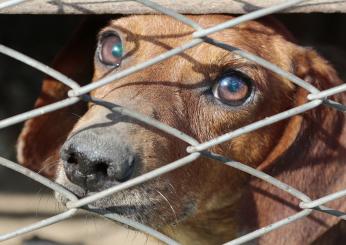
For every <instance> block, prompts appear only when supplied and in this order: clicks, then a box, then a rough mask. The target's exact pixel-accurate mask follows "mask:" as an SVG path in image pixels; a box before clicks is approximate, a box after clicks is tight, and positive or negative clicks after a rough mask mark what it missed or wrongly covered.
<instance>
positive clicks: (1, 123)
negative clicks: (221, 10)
mask: <svg viewBox="0 0 346 245" xmlns="http://www.w3.org/2000/svg"><path fill="white" fill-rule="evenodd" d="M24 1H25V0H10V1H5V2H2V3H1V4H0V9H2V8H5V7H9V6H13V5H16V4H20V3H21V2H24ZM129 1H131V0H129ZM132 1H135V2H138V3H140V4H143V5H145V6H147V7H149V8H152V9H154V10H156V11H158V12H161V13H162V14H166V15H169V16H171V17H172V18H175V19H176V20H177V21H180V22H182V23H184V24H186V25H189V26H191V27H192V28H194V29H195V32H194V33H193V35H192V40H190V41H189V42H187V43H185V44H184V45H182V46H180V47H176V48H174V49H171V50H169V51H167V52H165V53H163V54H160V55H158V56H157V57H154V58H152V59H150V60H148V61H145V62H143V63H141V64H137V65H135V66H132V67H130V68H128V69H125V70H123V71H120V72H117V73H115V74H112V75H109V76H106V77H105V78H103V79H100V80H99V81H96V82H93V83H92V84H88V85H86V86H83V87H80V86H79V85H78V83H77V82H76V81H73V80H71V79H70V78H68V77H66V76H65V75H63V74H61V73H60V72H58V71H56V70H54V69H52V68H50V67H48V66H46V65H44V64H42V63H40V62H38V61H36V60H34V59H32V58H30V57H28V56H26V55H24V54H21V53H19V52H17V51H15V50H13V49H11V48H8V47H6V46H3V45H0V53H2V54H4V55H7V56H10V57H12V58H15V59H17V60H19V61H21V62H23V63H26V64H27V65H30V66H32V67H33V68H35V69H37V70H40V71H41V72H43V73H45V74H48V75H50V76H51V77H53V78H55V79H57V80H58V81H60V82H62V83H64V84H65V85H67V86H68V87H70V88H71V90H70V91H69V92H68V96H69V98H67V99H65V100H62V101H59V102H56V103H53V104H50V105H47V106H43V107H41V108H37V109H34V110H31V111H29V112H25V113H22V114H19V115H16V116H13V117H10V118H7V119H4V120H0V129H1V128H5V127H8V126H10V125H13V124H16V123H19V122H23V121H25V120H28V119H30V118H33V117H36V116H39V115H42V114H46V113H49V112H51V111H55V110H58V109H60V108H63V107H66V106H70V105H72V104H75V103H77V102H78V101H80V100H81V96H83V100H85V99H86V100H88V101H89V102H92V103H95V104H98V105H100V106H104V107H106V108H107V109H109V110H111V111H113V112H114V111H116V112H117V113H120V114H122V115H126V116H128V117H131V118H135V119H136V120H140V121H141V122H142V123H144V124H147V125H150V126H152V127H155V128H157V129H159V130H161V131H164V132H165V133H168V134H170V135H172V136H174V137H176V138H179V139H180V140H182V141H184V142H186V143H188V144H189V146H188V147H187V149H186V150H187V155H186V156H185V157H183V158H181V159H178V160H176V161H174V162H172V163H168V164H166V165H164V166H163V167H160V168H157V169H155V170H153V171H150V172H148V173H145V174H143V175H141V176H138V177H136V178H133V179H130V180H128V181H126V182H124V183H122V184H119V185H117V186H113V187H111V188H108V189H106V190H104V191H101V192H98V193H95V194H93V195H91V196H88V197H84V198H81V199H78V198H77V197H76V196H75V195H74V194H73V193H71V192H70V191H68V190H66V189H64V188H63V187H62V186H60V185H58V184H56V183H54V182H52V181H50V180H49V179H47V178H45V177H42V176H41V175H39V174H37V173H35V172H33V171H31V170H29V169H26V168H24V167H22V166H20V165H18V164H17V163H14V162H11V161H9V160H7V159H4V158H1V157H0V165H2V166H4V167H7V168H10V169H12V170H14V171H17V172H19V173H21V174H23V175H25V176H27V177H29V178H31V179H33V180H35V181H37V182H39V183H41V184H43V185H45V186H47V187H48V188H50V189H52V190H54V191H55V192H58V193H60V194H61V195H62V196H64V197H65V198H67V199H68V200H69V202H68V203H67V205H66V206H67V211H65V212H62V213H60V214H58V215H56V216H53V217H50V218H48V219H44V220H42V221H39V222H37V223H34V224H31V225H28V226H25V227H23V228H19V229H17V230H15V231H13V232H9V233H6V234H1V235H0V241H5V240H8V239H11V238H13V237H16V236H19V235H21V234H24V233H27V232H30V231H34V230H37V229H40V228H42V227H45V226H49V225H52V224H54V223H57V222H61V221H63V220H65V219H68V218H70V217H72V216H73V215H75V213H76V212H77V211H78V209H86V210H89V211H90V212H95V211H93V210H92V209H90V208H89V207H87V206H86V205H88V204H92V203H93V202H94V201H96V200H99V199H100V198H104V197H106V196H109V195H111V194H114V193H116V192H118V191H121V190H125V189H127V188H130V187H133V186H135V185H138V184H140V183H143V182H145V181H148V180H150V179H153V178H155V177H158V176H160V175H162V174H165V173H167V172H170V171H172V170H174V169H176V168H179V167H181V166H184V165H186V164H189V163H191V162H192V161H194V160H196V159H197V158H199V157H200V156H204V157H208V158H211V159H215V160H217V161H220V162H222V163H223V164H226V165H228V166H230V167H232V168H236V169H238V170H240V171H243V172H246V173H248V174H249V175H252V176H255V177H257V178H260V179H262V180H263V181H266V182H268V183H270V184H272V185H274V186H275V187H277V188H279V189H281V190H282V191H285V192H287V193H288V194H290V195H292V196H294V197H296V198H298V199H299V200H301V202H300V205H299V207H300V208H301V209H302V210H301V211H300V212H297V213H296V214H294V215H292V216H289V217H287V218H285V219H282V220H279V221H277V222H276V223H273V224H270V225H268V226H266V227H263V228H260V229H258V230H255V231H253V232H251V233H248V234H245V235H243V236H241V237H238V238H236V239H234V240H232V241H229V242H228V243H226V244H242V243H245V242H248V241H250V240H253V239H255V238H258V237H260V236H262V235H264V234H266V233H268V232H270V231H272V230H275V229H277V228H279V227H281V226H283V225H286V224H289V223H292V222H294V221H296V220H299V219H301V218H303V217H305V216H307V215H309V214H310V213H311V212H312V211H313V210H314V209H315V210H318V211H320V212H325V213H328V214H330V215H335V216H338V217H339V218H341V219H346V218H345V217H346V215H345V213H343V212H341V211H338V210H333V209H330V208H328V207H325V206H322V205H323V204H325V203H327V202H330V201H333V200H336V199H339V198H341V197H344V196H346V189H345V190H341V191H339V192H336V193H332V194H329V195H327V196H324V197H321V198H319V199H317V200H311V199H310V198H309V197H308V196H307V195H306V194H304V193H302V192H300V191H299V190H297V189H295V188H293V187H292V186H289V185H287V184H285V183H283V182H281V181H279V180H278V179H275V178H273V177H272V176H270V175H268V174H266V173H264V172H261V171H259V170H256V169H254V168H252V167H249V166H247V165H244V164H242V163H239V162H235V161H232V160H230V159H227V158H225V157H224V156H221V155H217V154H215V153H212V152H208V151H207V149H208V148H210V147H212V146H215V145H218V144H221V143H223V142H226V141H229V140H231V139H233V138H235V137H238V136H240V135H243V134H245V133H249V132H252V131H254V130H257V129H259V128H262V127H265V126H267V125H270V124H273V123H276V122H278V121H281V120H284V119H286V118H289V117H292V116H294V115H297V114H300V113H303V112H305V111H308V110H311V109H313V108H316V107H317V106H320V105H321V104H324V105H327V106H330V107H333V108H335V109H336V110H341V111H345V106H344V105H341V104H339V103H337V102H334V101H331V100H328V99H326V97H328V96H331V95H334V94H337V93H341V92H344V91H346V85H345V84H342V85H339V86H336V87H333V88H329V89H327V90H324V91H319V90H318V89H317V88H316V87H314V86H312V85H311V84H309V83H307V82H306V81H304V80H302V79H300V78H298V77H296V76H295V75H294V74H291V73H288V72H286V71H284V70H282V69H280V68H279V67H278V66H276V65H274V64H272V63H270V62H268V61H266V60H264V59H262V58H260V57H258V56H256V55H254V54H251V53H248V52H246V51H244V50H240V49H238V48H237V47H232V46H229V45H227V44H225V43H222V42H219V41H217V40H214V39H211V38H209V37H208V35H209V34H212V33H215V32H218V31H221V30H223V29H225V28H231V27H233V26H235V25H238V24H241V23H243V22H245V21H248V20H253V19H257V18H260V17H263V16H266V15H268V14H271V13H276V12H278V11H281V10H284V9H287V8H291V7H294V6H296V5H297V4H299V3H301V2H303V0H291V1H283V2H282V3H281V4H278V5H275V6H271V7H268V8H265V9H260V10H257V11H254V12H251V13H249V14H245V15H242V16H240V17H237V18H234V19H232V20H230V21H227V22H224V23H222V24H219V25H216V26H213V27H210V28H206V29H204V28H202V27H201V26H199V25H198V24H197V23H195V22H194V21H192V20H190V19H189V18H187V17H185V16H184V15H181V14H179V13H176V12H175V11H173V10H171V9H167V8H165V7H163V6H160V5H158V4H156V3H154V2H152V1H149V0H132ZM304 2H306V1H304ZM204 42H207V43H209V44H211V45H215V46H217V47H220V48H223V49H225V50H228V51H230V52H234V53H236V54H237V55H239V56H242V57H244V58H246V59H249V60H251V61H253V62H255V63H257V64H259V65H261V66H263V67H265V68H266V69H269V70H271V71H273V72H275V73H276V74H278V75H280V76H282V77H284V78H286V79H288V80H290V81H291V82H293V83H294V84H296V85H297V86H300V87H302V88H304V89H305V90H307V91H308V92H309V95H308V96H307V98H308V100H309V101H308V102H307V103H305V104H303V105H300V106H297V107H295V108H291V109H289V110H287V111H284V112H281V113H278V114H276V115H273V116H270V117H268V118H265V119H263V120H260V121H257V122H254V123H252V124H250V125H247V126H244V127H242V128H239V129H237V130H235V131H232V132H228V133H226V134H224V135H221V136H219V137H217V138H215V139H212V140H209V141H207V142H202V143H200V142H198V141H197V140H196V139H194V138H192V137H190V136H188V135H186V134H184V133H183V132H181V131H179V130H177V129H175V128H172V127H170V126H168V125H165V124H163V123H161V122H159V121H157V120H155V119H153V118H150V117H147V116H145V115H142V114H140V113H138V112H135V111H132V110H130V109H127V108H124V107H121V106H118V105H114V104H112V103H109V102H106V101H102V100H99V99H95V98H92V97H90V96H88V95H87V93H89V92H90V91H92V90H94V89H96V88H99V87H102V86H104V85H105V84H108V83H111V82H113V81H114V80H117V79H121V78H123V77H125V76H128V75H130V74H132V73H135V72H138V71H140V70H143V69H146V68H147V67H149V66H151V65H154V64H157V63H159V62H161V61H163V60H166V59H168V58H170V57H172V56H174V55H177V54H179V53H182V52H184V51H185V50H187V49H190V48H192V47H195V46H197V45H199V44H201V43H204ZM98 214H99V215H102V216H104V217H106V218H108V219H111V220H115V221H117V222H121V223H124V224H126V225H129V226H132V227H134V228H135V229H138V230H140V231H143V232H145V233H147V234H150V235H151V236H153V237H155V238H157V239H159V240H161V241H162V242H165V243H167V244H174V245H176V244H179V243H178V242H176V241H174V240H172V239H171V238H169V237H167V236H166V235H164V234H161V233H159V232H158V231H156V230H154V229H152V228H150V227H148V226H145V225H143V224H139V223H137V222H134V221H132V220H129V219H127V218H125V217H121V216H119V215H117V214H109V213H102V211H101V212H100V211H98Z"/></svg>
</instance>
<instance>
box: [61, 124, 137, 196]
mask: <svg viewBox="0 0 346 245" xmlns="http://www.w3.org/2000/svg"><path fill="white" fill-rule="evenodd" d="M61 159H62V160H63V163H64V169H65V173H66V176H67V178H68V179H69V180H70V181H71V182H73V183H74V184H76V185H79V186H80V187H82V188H84V189H85V190H87V191H99V190H102V189H104V188H107V187H110V186H112V185H115V184H117V183H119V182H124V181H126V180H128V179H129V178H130V177H131V175H132V174H133V171H134V167H135V155H134V154H133V153H132V151H131V150H130V148H129V146H128V145H127V144H126V143H124V142H122V141H121V139H120V138H119V137H116V136H114V135H113V134H110V133H109V132H103V131H102V130H98V129H88V130H85V131H82V132H79V133H77V134H75V135H74V136H72V137H71V138H69V139H68V140H67V141H66V142H65V144H64V145H63V147H62V150H61Z"/></svg>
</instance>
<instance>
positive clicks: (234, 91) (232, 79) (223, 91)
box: [213, 71, 252, 106]
mask: <svg viewBox="0 0 346 245" xmlns="http://www.w3.org/2000/svg"><path fill="white" fill-rule="evenodd" d="M216 82H217V83H216V84H215V85H214V87H213V94H214V96H215V98H217V99H218V100H220V101H221V102H223V103H225V104H229V105H232V106H237V105H241V104H243V103H244V102H245V101H246V100H247V98H249V96H250V95H251V91H252V81H251V79H250V78H249V77H247V76H246V75H244V74H243V73H241V72H238V71H231V72H227V73H226V74H223V75H222V76H221V77H219V78H218V79H217V81H216Z"/></svg>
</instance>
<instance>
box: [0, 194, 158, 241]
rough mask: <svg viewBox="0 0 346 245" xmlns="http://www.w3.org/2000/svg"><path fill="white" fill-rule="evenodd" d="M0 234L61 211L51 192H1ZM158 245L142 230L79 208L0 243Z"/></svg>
mask: <svg viewBox="0 0 346 245" xmlns="http://www.w3.org/2000/svg"><path fill="white" fill-rule="evenodd" d="M0 200H1V201H0V234H3V233H5V232H9V231H13V230H15V229H18V228H20V227H23V226H25V225H29V224H32V223H34V222H37V221H39V220H42V219H45V218H48V217H51V216H53V215H55V214H58V213H59V211H62V210H63V208H62V207H60V206H59V205H58V204H57V202H56V201H55V200H54V197H53V196H52V195H48V194H42V193H39V192H37V193H36V194H27V195H25V194H0ZM95 244H97V245H109V244H115V245H116V244H121V245H134V244H147V245H159V244H161V243H159V242H158V241H156V240H154V239H153V238H150V237H148V236H146V235H144V234H142V233H139V232H135V231H132V230H128V229H126V228H124V227H122V226H120V225H118V224H116V223H114V222H112V221H108V220H105V219H102V218H98V217H96V216H93V215H91V214H88V213H86V212H81V213H79V214H78V215H76V216H75V217H73V218H70V219H68V220H65V221H62V222H60V223H57V224H54V225H51V226H49V227H46V228H44V229H40V230H37V231H33V232H30V233H29V234H26V235H23V236H19V237H18V238H14V239H11V240H8V241H5V242H2V243H1V245H95Z"/></svg>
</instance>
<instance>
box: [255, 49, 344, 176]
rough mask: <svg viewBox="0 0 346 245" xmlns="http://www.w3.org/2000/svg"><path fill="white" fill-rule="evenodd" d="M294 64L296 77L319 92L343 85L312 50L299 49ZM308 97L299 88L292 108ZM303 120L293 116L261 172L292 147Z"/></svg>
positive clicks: (327, 64) (338, 98)
mask: <svg viewBox="0 0 346 245" xmlns="http://www.w3.org/2000/svg"><path fill="white" fill-rule="evenodd" d="M293 63H294V69H295V71H294V73H295V75H296V76H298V77H300V78H302V79H303V80H305V81H306V82H309V83H311V84H312V85H314V86H315V87H316V88H318V89H319V90H325V89H328V88H331V87H334V86H337V85H338V84H341V83H343V82H342V81H341V79H340V78H339V77H338V75H337V72H336V71H335V70H334V68H333V67H332V66H331V65H330V64H329V63H328V61H326V60H325V59H323V58H322V57H321V56H320V55H319V54H318V53H317V52H316V51H314V50H312V49H310V48H306V49H305V48H302V49H299V50H298V51H297V53H296V54H295V58H294V60H293ZM307 95H308V92H307V91H306V90H305V89H303V88H300V87H297V91H296V93H295V98H294V102H293V105H292V107H296V106H300V105H302V104H304V103H306V102H308V99H307ZM333 98H334V99H335V100H340V99H341V97H340V96H338V95H336V96H334V97H333ZM340 103H342V102H340ZM302 119H303V116H302V115H297V116H293V117H291V118H289V119H288V122H287V126H286V128H285V130H284V132H283V134H282V137H281V138H280V140H279V141H278V143H277V145H276V146H275V148H274V149H273V150H272V152H271V153H270V154H269V155H268V157H267V158H266V159H265V160H264V161H263V162H262V163H261V164H260V165H259V166H258V169H259V170H262V171H265V170H267V169H269V168H270V167H272V165H273V164H275V162H276V160H277V159H278V158H280V157H281V156H282V155H283V154H285V152H286V151H287V150H288V149H289V147H291V145H292V144H293V143H294V142H295V140H296V138H297V136H298V134H299V132H300V131H301V126H302Z"/></svg>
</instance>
